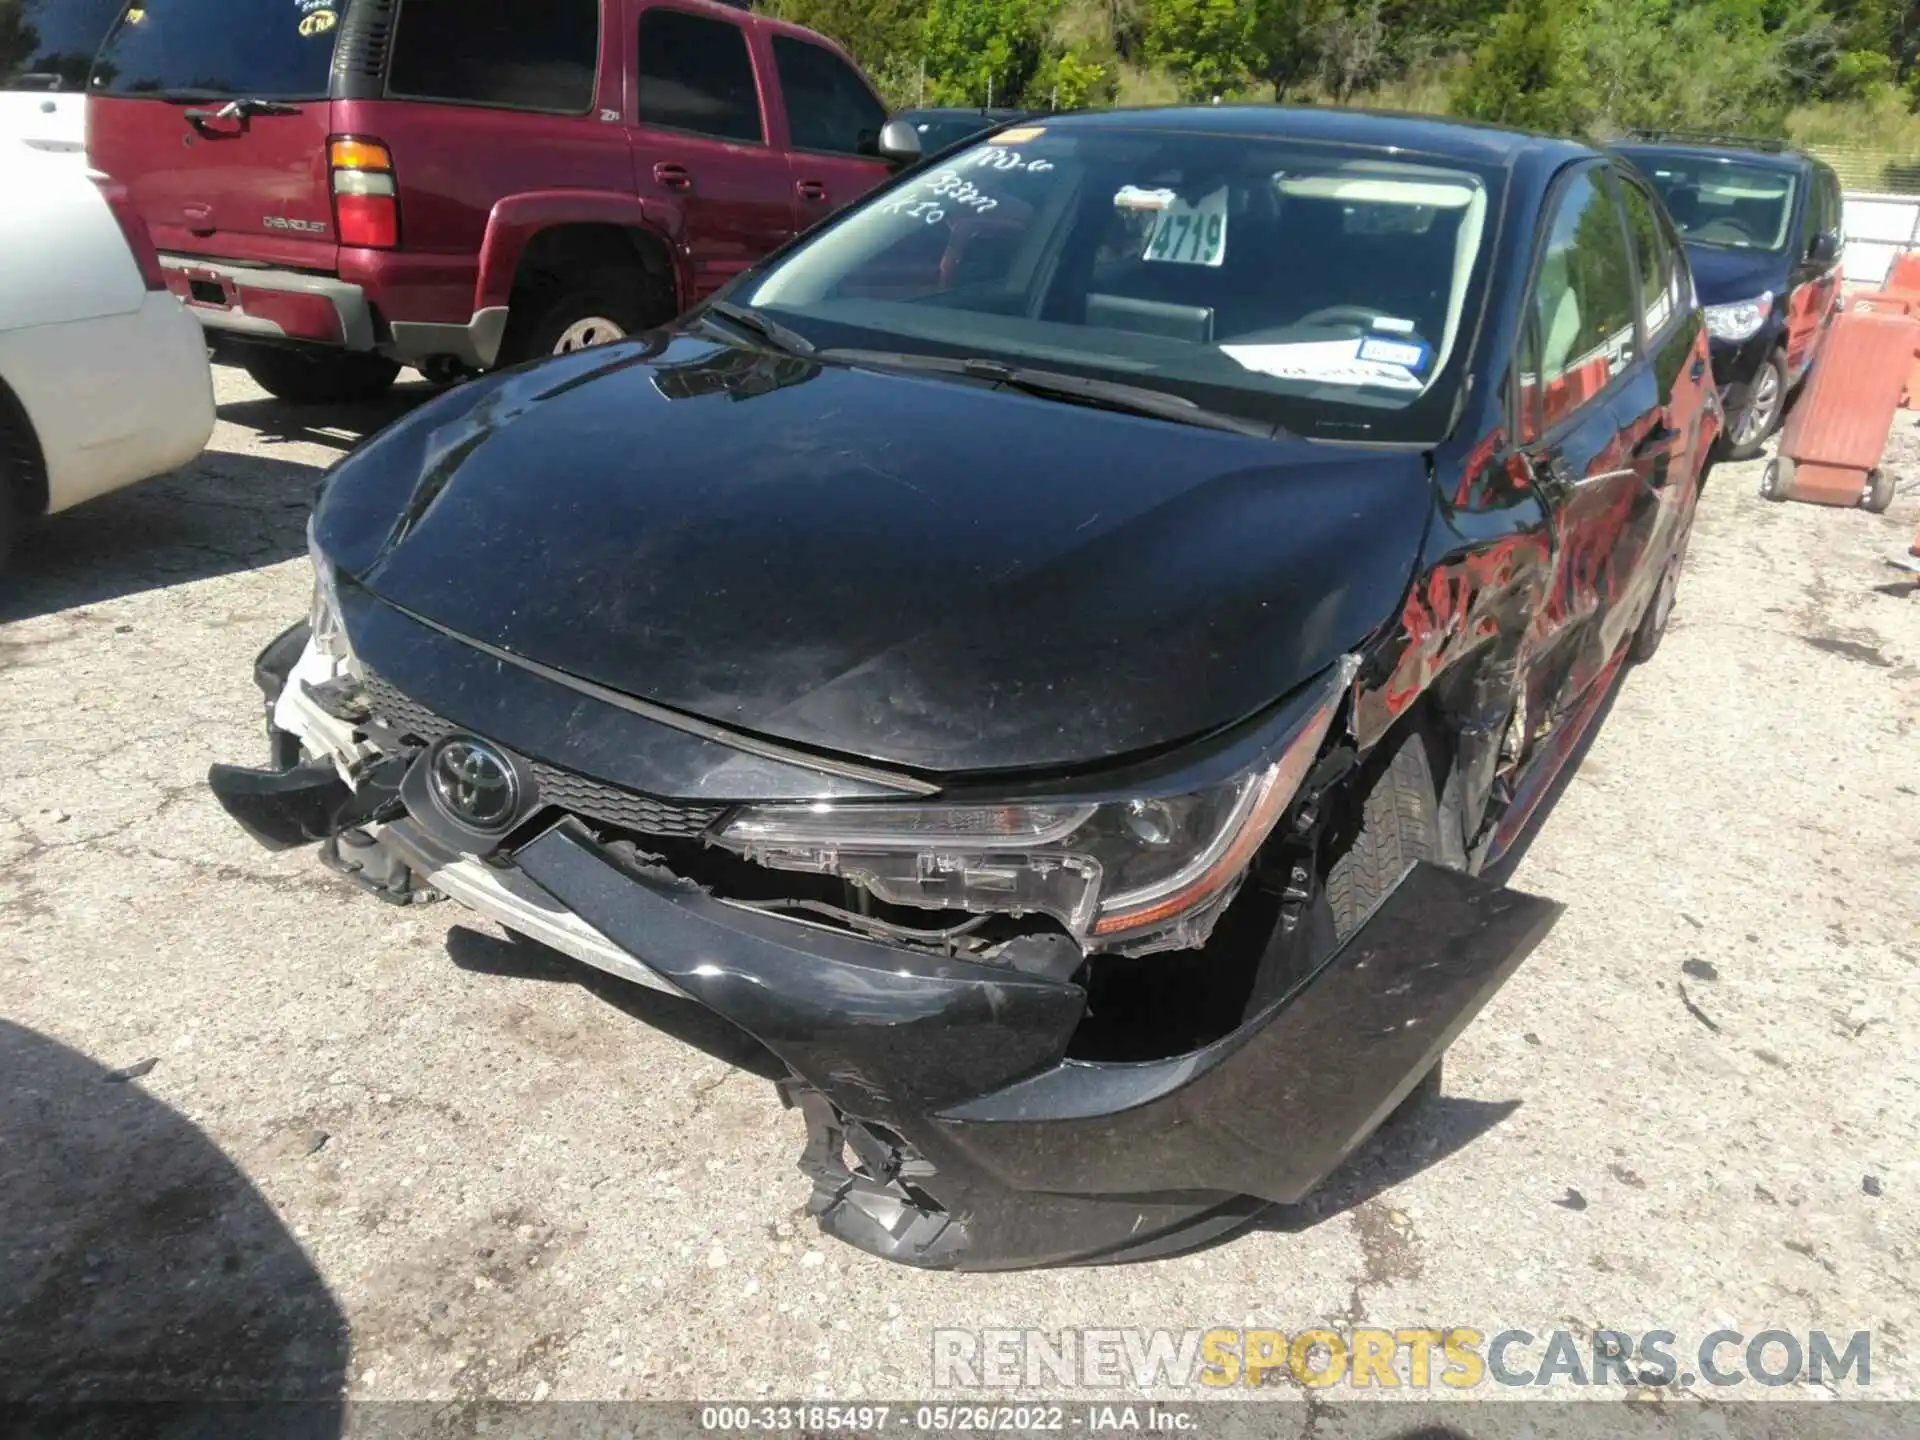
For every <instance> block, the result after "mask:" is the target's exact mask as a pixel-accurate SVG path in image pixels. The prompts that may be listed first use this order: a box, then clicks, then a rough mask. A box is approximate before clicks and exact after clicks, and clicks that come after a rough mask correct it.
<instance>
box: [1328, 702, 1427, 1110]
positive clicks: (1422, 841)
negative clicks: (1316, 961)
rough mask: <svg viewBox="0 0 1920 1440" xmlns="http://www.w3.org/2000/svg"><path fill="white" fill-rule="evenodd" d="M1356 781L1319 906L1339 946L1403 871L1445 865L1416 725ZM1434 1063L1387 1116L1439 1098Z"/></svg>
mask: <svg viewBox="0 0 1920 1440" xmlns="http://www.w3.org/2000/svg"><path fill="white" fill-rule="evenodd" d="M1383 752H1384V753H1383ZM1359 784H1360V785H1361V786H1362V787H1363V790H1362V793H1361V795H1360V797H1359V806H1358V816H1357V822H1358V823H1357V825H1356V826H1355V828H1353V830H1352V831H1351V838H1350V840H1348V841H1347V843H1346V848H1345V849H1344V850H1343V851H1342V852H1341V853H1340V854H1339V855H1338V856H1336V857H1335V859H1334V862H1333V864H1332V865H1331V866H1330V867H1329V868H1328V870H1327V882H1326V893H1327V905H1328V908H1329V909H1330V910H1331V911H1332V912H1333V933H1334V937H1335V938H1336V940H1338V941H1342V942H1344V941H1345V940H1346V939H1347V938H1348V937H1349V936H1350V935H1352V934H1353V932H1354V931H1356V930H1358V929H1359V928H1360V926H1361V924H1362V922H1364V921H1365V920H1366V918H1367V916H1368V915H1370V914H1371V913H1372V912H1373V907H1374V906H1375V905H1376V904H1378V903H1379V902H1380V900H1381V899H1382V898H1383V897H1384V896H1385V895H1386V894H1387V892H1388V891H1390V890H1391V889H1393V887H1394V886H1395V885H1396V884H1398V883H1399V881H1400V877H1401V876H1402V875H1403V874H1405V873H1406V870H1407V867H1408V866H1410V865H1412V864H1413V863H1414V862H1415V861H1416V860H1428V861H1432V862H1434V863H1436V864H1444V863H1445V859H1444V856H1443V853H1442V850H1441V844H1440V792H1439V789H1438V787H1436V786H1435V784H1434V780H1433V762H1432V760H1431V759H1429V757H1428V755H1427V741H1426V736H1425V735H1424V734H1423V733H1422V732H1421V730H1420V729H1419V727H1418V726H1417V725H1408V726H1404V727H1403V728H1402V729H1401V731H1400V733H1399V735H1397V736H1392V737H1389V738H1388V740H1387V742H1386V745H1385V746H1384V747H1383V751H1376V752H1375V754H1374V755H1373V756H1372V757H1371V758H1370V759H1369V762H1368V764H1367V766H1366V768H1365V770H1363V772H1362V775H1361V778H1360V781H1359ZM1342 838H1343V839H1345V838H1346V837H1342ZM1444 1058H1445V1057H1444V1056H1442V1060H1444ZM1442 1060H1436V1061H1434V1063H1433V1067H1432V1068H1431V1069H1430V1070H1428V1071H1427V1073H1426V1074H1425V1075H1423V1076H1421V1077H1420V1080H1419V1082H1418V1083H1417V1084H1415V1086H1414V1087H1413V1089H1412V1090H1411V1091H1409V1092H1408V1094H1407V1097H1406V1099H1404V1100H1402V1101H1401V1102H1400V1104H1399V1105H1398V1106H1397V1107H1396V1108H1395V1110H1394V1112H1393V1115H1392V1117H1390V1118H1392V1119H1402V1118H1404V1117H1406V1116H1407V1115H1409V1114H1410V1113H1412V1112H1413V1111H1415V1110H1417V1109H1419V1108H1420V1107H1421V1106H1423V1105H1425V1104H1427V1103H1428V1102H1429V1101H1431V1100H1433V1099H1434V1098H1435V1097H1437V1096H1438V1095H1439V1093H1440V1067H1441V1063H1442Z"/></svg>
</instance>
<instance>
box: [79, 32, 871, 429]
mask: <svg viewBox="0 0 1920 1440" xmlns="http://www.w3.org/2000/svg"><path fill="white" fill-rule="evenodd" d="M87 104H88V116H87V127H88V153H89V155H90V157H91V160H92V163H93V166H94V168H95V169H97V170H101V171H104V172H105V173H106V174H108V175H109V176H111V177H113V178H114V179H115V180H118V181H120V182H121V183H122V184H124V185H125V186H126V187H127V190H128V192H129V194H130V196H131V198H132V201H133V203H134V205H135V206H136V207H137V208H138V209H139V210H140V212H141V213H142V214H143V215H144V216H145V218H146V220H147V223H148V225H149V226H150V227H151V229H152V231H153V235H154V239H155V240H156V242H157V243H158V244H159V247H160V250H161V254H162V263H163V265H164V267H165V270H166V275H167V282H168V284H169V286H170V287H171V288H172V289H173V290H174V291H175V293H177V294H178V295H179V296H180V297H181V298H182V299H183V300H184V301H186V303H187V304H188V305H189V306H190V307H191V308H192V309H193V311H194V313H195V314H196V315H198V316H199V317H200V319H201V321H202V322H203V323H204V325H205V326H206V329H207V331H208V333H209V335H210V336H211V337H212V338H213V339H214V340H215V343H216V344H217V345H218V346H219V348H220V349H221V350H222V351H223V352H224V353H226V354H228V355H229V357H230V358H231V359H233V360H235V361H237V362H239V363H241V364H243V365H244V366H245V367H246V368H247V370H248V371H249V372H250V373H251V374H252V375H253V377H254V379H255V380H257V381H259V383H260V384H261V385H263V386H264V387H265V388H266V389H267V390H269V391H271V392H272V393H273V394H275V395H278V396H281V397H282V398H284V399H288V400H301V401H334V400H346V399H356V398H364V397H368V396H371V395H374V394H378V393H379V392H380V391H382V390H384V389H385V388H386V387H387V386H388V385H389V384H391V383H392V381H393V377H394V375H395V374H396V372H397V371H398V369H399V367H400V366H401V365H403V364H404V365H414V366H418V367H419V368H420V369H422V370H423V371H425V372H426V373H427V375H428V376H429V377H430V378H435V379H443V380H448V379H453V378H456V377H458V376H459V375H461V374H464V373H470V372H472V371H474V370H479V369H485V368H488V367H491V366H495V365H504V364H511V363H514V362H516V361H520V360H525V359H530V358H532V357H534V356H538V355H545V354H551V353H555V352H559V351H565V350H571V349H574V348H577V347H579V346H582V345H591V344H596V343H600V342H603V341H606V340H612V339H618V338H620V337H621V336H622V335H625V334H627V333H630V332H632V331H635V330H640V329H644V328H646V327H648V326H650V325H654V324H658V323H659V322H661V321H664V320H667V319H670V318H671V317H672V316H673V315H674V314H676V313H677V312H678V311H679V310H681V309H682V308H684V307H685V306H687V305H689V304H691V303H692V302H693V301H695V300H697V299H699V298H701V297H702V296H704V295H706V294H708V293H709V292H710V291H712V290H714V289H716V288H717V287H718V286H720V285H721V284H722V283H724V282H725V281H726V280H727V279H728V278H730V277H731V276H732V275H734V274H735V273H736V272H738V271H740V270H742V269H744V268H745V267H746V266H748V265H750V264H752V263H753V262H754V261H756V260H758V259H759V258H760V257H761V256H763V255H765V254H766V253H767V252H768V251H770V250H772V249H774V248H775V247H776V246H778V245H780V244H782V243H783V242H785V241H786V240H787V239H788V238H789V237H790V236H792V235H794V234H795V233H797V232H798V231H800V230H804V229H806V228H807V227H808V226H809V225H811V224H812V223H813V222H814V221H815V220H817V219H819V218H820V217H821V216H823V215H826V214H828V213H830V212H831V211H833V210H835V209H837V208H839V207H840V206H842V205H845V204H846V203H848V202H849V201H851V200H853V199H855V198H856V197H858V196H859V195H861V194H862V193H864V192H865V191H866V190H867V189H869V188H870V187H872V186H873V185H875V184H876V183H878V182H879V181H880V180H882V179H884V178H885V177H886V175H887V173H888V168H889V162H888V161H887V160H885V159H883V158H881V156H880V154H879V135H880V130H881V127H882V125H883V123H884V121H885V110H884V108H883V107H882V105H881V103H880V101H879V100H878V98H876V97H875V95H874V92H873V88H872V86H871V85H869V84H868V83H867V81H866V80H865V79H864V78H863V77H862V75H861V74H860V72H859V70H858V69H857V68H856V67H855V66H854V64H853V62H852V61H851V60H849V59H848V58H847V56H846V55H845V54H844V52H842V51H841V50H839V49H837V48H836V47H835V46H833V45H832V44H831V43H829V42H828V41H826V40H824V39H822V38H821V37H820V36H818V35H815V34H813V33H812V32H810V31H807V30H803V29H800V28H799V27H798V26H794V25H788V24H783V23H781V22H779V21H776V20H772V19H768V18H766V17H763V16H757V15H753V14H751V13H749V12H748V11H746V10H744V9H741V8H737V7H734V6H730V5H723V4H718V3H711V0H152V3H151V6H150V8H148V5H147V3H146V0H132V3H131V4H130V6H129V7H128V8H127V10H126V11H125V12H124V14H123V16H122V18H121V20H120V23H119V25H118V26H117V27H116V28H115V29H114V31H113V32H112V33H111V34H110V35H109V36H108V38H107V41H106V43H105V44H104V46H103V47H102V48H101V50H100V53H99V55H98V57H97V59H96V60H95V63H94V69H93V74H92V78H91V83H90V86H89V96H88V101H87ZM895 158H896V159H899V158H905V157H895Z"/></svg>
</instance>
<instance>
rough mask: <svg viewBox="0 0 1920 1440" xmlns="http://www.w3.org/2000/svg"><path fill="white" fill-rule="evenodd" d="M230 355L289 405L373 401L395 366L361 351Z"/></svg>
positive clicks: (263, 349) (264, 348)
mask: <svg viewBox="0 0 1920 1440" xmlns="http://www.w3.org/2000/svg"><path fill="white" fill-rule="evenodd" d="M235 351H236V354H235V358H236V359H238V360H239V361H240V364H241V366H242V368H244V369H245V370H246V372H247V374H249V375H251V376H252V377H253V383H254V384H256V385H258V386H259V387H260V388H261V389H262V390H264V391H266V392H267V393H268V394H269V395H272V396H273V397H275V398H276V399H279V400H285V401H288V402H289V403H291V404H294V405H348V404H353V403H354V402H356V401H365V400H378V399H379V398H380V397H381V396H382V395H384V394H386V393H387V391H388V390H390V389H391V388H392V387H393V382H394V379H395V377H396V376H398V375H399V373H400V367H399V365H398V364H396V363H395V362H394V361H392V360H389V359H387V358H386V356H384V355H374V354H370V353H368V352H366V351H361V350H321V349H294V348H293V347H291V346H287V347H282V346H274V345H246V346H236V347H235Z"/></svg>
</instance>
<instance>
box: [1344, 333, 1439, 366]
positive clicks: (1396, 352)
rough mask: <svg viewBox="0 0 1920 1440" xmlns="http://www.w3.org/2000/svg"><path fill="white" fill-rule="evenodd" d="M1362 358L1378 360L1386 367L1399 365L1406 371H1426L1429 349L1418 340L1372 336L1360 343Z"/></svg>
mask: <svg viewBox="0 0 1920 1440" xmlns="http://www.w3.org/2000/svg"><path fill="white" fill-rule="evenodd" d="M1360 358H1361V359H1362V360H1378V361H1380V362H1381V363H1382V364H1385V365H1398V366H1400V367H1401V368H1402V369H1404V370H1424V369H1425V368H1426V365H1427V347H1426V346H1424V345H1422V344H1421V343H1420V342H1419V341H1418V340H1382V339H1380V338H1379V337H1378V336H1373V335H1370V336H1368V337H1367V338H1366V339H1365V340H1362V341H1361V342H1360Z"/></svg>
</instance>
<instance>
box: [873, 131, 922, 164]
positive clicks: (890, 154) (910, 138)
mask: <svg viewBox="0 0 1920 1440" xmlns="http://www.w3.org/2000/svg"><path fill="white" fill-rule="evenodd" d="M874 148H875V149H876V150H878V151H879V152H880V158H881V159H882V160H885V161H886V162H887V163H888V164H889V165H892V166H894V167H895V168H896V169H904V168H905V167H907V166H908V165H915V164H918V163H919V160H920V132H919V131H918V130H916V129H914V128H913V122H912V121H911V120H889V121H887V123H886V124H884V125H882V126H881V127H880V143H879V144H878V145H876V146H875V147H874Z"/></svg>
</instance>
